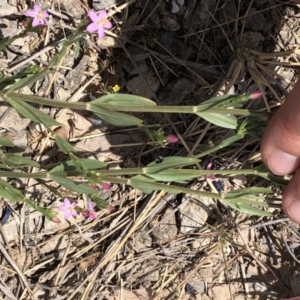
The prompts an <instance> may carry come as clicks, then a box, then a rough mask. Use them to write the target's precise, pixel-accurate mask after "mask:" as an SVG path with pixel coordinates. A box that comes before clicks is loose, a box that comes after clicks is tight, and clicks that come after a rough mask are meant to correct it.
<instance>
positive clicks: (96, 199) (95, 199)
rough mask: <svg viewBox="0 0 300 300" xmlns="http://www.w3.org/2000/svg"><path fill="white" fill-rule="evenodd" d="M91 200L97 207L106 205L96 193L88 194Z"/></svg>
mask: <svg viewBox="0 0 300 300" xmlns="http://www.w3.org/2000/svg"><path fill="white" fill-rule="evenodd" d="M90 198H91V200H92V201H93V202H95V203H96V205H97V207H98V208H99V209H101V208H105V207H107V202H106V201H105V200H104V199H103V198H101V197H99V196H98V195H97V194H93V195H91V196H90Z"/></svg>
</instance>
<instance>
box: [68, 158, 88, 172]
mask: <svg viewBox="0 0 300 300" xmlns="http://www.w3.org/2000/svg"><path fill="white" fill-rule="evenodd" d="M69 156H70V158H71V159H72V161H73V163H74V164H75V166H76V167H77V169H78V170H80V171H81V172H82V173H83V174H86V172H87V169H86V168H85V167H84V166H83V164H82V163H81V161H80V159H79V158H78V157H77V156H76V155H74V154H73V153H70V154H69Z"/></svg>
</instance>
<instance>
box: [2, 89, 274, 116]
mask: <svg viewBox="0 0 300 300" xmlns="http://www.w3.org/2000/svg"><path fill="white" fill-rule="evenodd" d="M0 96H2V97H4V98H5V93H4V92H0ZM8 96H9V97H10V98H11V99H12V100H14V99H16V100H21V101H25V102H31V103H37V104H43V105H48V106H55V107H64V108H69V109H75V110H89V111H93V110H92V109H91V107H90V106H91V104H92V105H97V104H93V103H92V102H90V103H83V102H66V101H59V100H52V99H47V98H43V97H38V96H32V95H23V94H17V93H10V94H8ZM97 106H99V107H100V108H103V109H107V110H110V111H120V112H121V111H122V112H149V113H151V112H152V113H155V112H156V113H187V114H199V116H201V113H218V114H233V115H241V116H260V117H262V116H266V117H269V116H271V115H272V114H270V113H268V112H258V111H250V110H247V109H229V108H211V109H209V110H208V111H205V112H198V111H197V106H160V105H159V106H139V105H137V106H125V105H118V106H114V105H109V104H105V103H104V104H101V105H100V104H98V105H97Z"/></svg>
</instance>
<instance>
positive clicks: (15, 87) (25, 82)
mask: <svg viewBox="0 0 300 300" xmlns="http://www.w3.org/2000/svg"><path fill="white" fill-rule="evenodd" d="M52 72H53V71H51V70H49V69H45V70H43V71H41V72H39V73H37V74H34V75H29V76H27V77H25V78H22V79H20V80H18V81H17V82H16V83H15V84H13V85H12V86H11V87H10V88H9V89H8V90H7V92H6V94H9V93H13V92H14V91H16V90H19V89H21V88H23V87H24V86H29V85H31V84H33V83H35V82H37V81H39V80H41V79H43V78H44V77H46V76H47V75H48V74H50V73H52Z"/></svg>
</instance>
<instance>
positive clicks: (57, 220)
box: [52, 217, 61, 224]
mask: <svg viewBox="0 0 300 300" xmlns="http://www.w3.org/2000/svg"><path fill="white" fill-rule="evenodd" d="M52 221H53V222H54V223H56V224H59V223H61V220H60V219H59V218H58V217H53V219H52Z"/></svg>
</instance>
